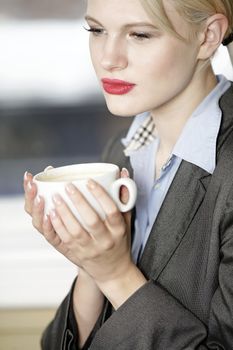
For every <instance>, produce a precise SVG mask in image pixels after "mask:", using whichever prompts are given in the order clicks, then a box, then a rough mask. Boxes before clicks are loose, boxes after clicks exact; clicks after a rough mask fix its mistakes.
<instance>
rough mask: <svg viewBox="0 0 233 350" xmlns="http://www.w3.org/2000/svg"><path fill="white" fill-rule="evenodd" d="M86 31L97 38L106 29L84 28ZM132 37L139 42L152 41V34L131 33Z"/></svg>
mask: <svg viewBox="0 0 233 350" xmlns="http://www.w3.org/2000/svg"><path fill="white" fill-rule="evenodd" d="M84 29H85V30H87V31H88V32H89V33H92V34H93V35H95V36H99V35H101V34H103V33H104V29H102V28H93V27H90V28H85V27H84ZM130 36H131V37H134V38H135V39H136V40H139V41H142V40H145V39H150V38H151V37H152V35H151V34H148V33H143V32H132V33H130Z"/></svg>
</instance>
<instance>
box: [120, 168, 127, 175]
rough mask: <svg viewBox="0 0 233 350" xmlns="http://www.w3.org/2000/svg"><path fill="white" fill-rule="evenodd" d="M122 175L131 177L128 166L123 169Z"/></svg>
mask: <svg viewBox="0 0 233 350" xmlns="http://www.w3.org/2000/svg"><path fill="white" fill-rule="evenodd" d="M121 175H123V176H125V177H129V171H128V169H126V168H122V170H121Z"/></svg>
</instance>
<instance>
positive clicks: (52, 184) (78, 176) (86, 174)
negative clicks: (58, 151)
mask: <svg viewBox="0 0 233 350" xmlns="http://www.w3.org/2000/svg"><path fill="white" fill-rule="evenodd" d="M119 176H120V170H119V167H118V166H117V165H115V164H110V163H84V164H73V165H67V166H63V167H58V168H50V167H49V168H48V169H45V170H44V171H43V172H41V173H39V174H37V175H35V176H34V178H33V182H34V183H35V184H36V186H37V194H38V195H40V196H42V197H43V198H44V201H45V214H49V212H50V210H52V209H54V203H53V200H52V196H53V195H54V194H60V196H61V197H62V198H63V199H64V201H65V202H66V203H67V205H68V206H69V208H70V209H71V211H72V212H73V214H74V215H75V216H76V217H77V218H78V220H79V221H80V222H81V223H82V219H81V217H80V216H79V214H78V212H77V210H76V208H75V207H74V205H73V203H72V202H71V200H70V199H69V196H68V195H67V193H66V190H65V186H66V184H67V183H70V182H72V183H73V184H74V185H75V186H76V187H77V188H78V189H79V190H80V192H81V193H82V194H83V195H84V197H85V198H86V199H87V200H88V202H89V203H90V204H91V206H92V207H93V208H94V209H95V210H96V212H97V213H98V214H99V215H100V217H101V218H102V219H103V220H104V218H105V215H104V212H103V210H102V208H101V207H100V205H99V204H98V202H97V201H96V199H95V198H94V197H93V195H92V194H91V193H90V191H89V190H88V188H87V181H88V179H93V180H95V181H96V182H97V183H99V184H100V185H101V186H102V187H103V188H104V189H105V190H106V191H107V192H108V193H109V195H110V196H111V197H112V199H113V200H114V202H115V203H116V204H117V207H118V209H119V210H120V211H121V212H127V211H129V210H131V209H132V208H133V207H134V205H135V202H136V197H137V188H136V184H135V182H134V181H133V180H132V179H130V178H119ZM121 186H126V187H127V189H128V191H129V199H128V202H127V203H126V204H124V203H122V202H121V200H120V188H121Z"/></svg>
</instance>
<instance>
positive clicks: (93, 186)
mask: <svg viewBox="0 0 233 350" xmlns="http://www.w3.org/2000/svg"><path fill="white" fill-rule="evenodd" d="M87 187H88V188H89V189H90V190H94V189H95V188H96V182H95V181H93V180H92V179H89V180H88V182H87Z"/></svg>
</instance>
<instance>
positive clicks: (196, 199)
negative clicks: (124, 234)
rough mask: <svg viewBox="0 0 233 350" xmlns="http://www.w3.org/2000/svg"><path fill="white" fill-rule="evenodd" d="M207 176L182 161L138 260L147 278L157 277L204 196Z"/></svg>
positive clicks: (204, 172)
mask: <svg viewBox="0 0 233 350" xmlns="http://www.w3.org/2000/svg"><path fill="white" fill-rule="evenodd" d="M204 178H205V179H204ZM210 178H211V176H209V173H207V172H206V171H205V170H203V169H201V168H199V167H197V166H195V165H193V164H191V163H188V162H185V161H183V162H182V163H181V165H180V168H179V169H178V171H177V174H176V176H175V178H174V180H173V182H172V184H171V186H170V189H169V191H168V193H167V196H166V198H165V200H164V203H163V205H162V207H161V209H160V212H159V214H158V216H157V219H156V221H155V223H154V225H153V228H152V230H151V233H150V236H149V238H148V241H147V244H146V246H145V249H144V252H143V254H142V257H141V259H140V261H139V268H140V269H141V271H142V272H143V273H144V274H145V276H146V277H147V278H151V279H154V280H155V279H157V278H158V277H159V274H160V273H161V272H162V270H163V269H164V267H165V266H166V264H167V263H168V261H169V259H170V257H171V256H172V254H173V253H174V251H175V250H176V248H177V246H178V245H179V243H180V241H181V240H182V238H183V236H184V235H185V233H186V231H187V229H188V226H189V224H190V222H191V221H192V219H193V217H194V215H195V213H196V212H197V210H198V208H199V206H200V204H201V202H202V200H203V198H204V195H205V193H206V187H207V185H208V182H209V179H210ZM201 180H203V181H201ZM181 188H182V191H180V189H181Z"/></svg>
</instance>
